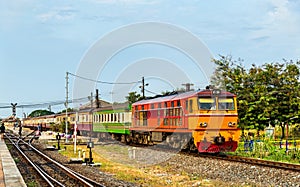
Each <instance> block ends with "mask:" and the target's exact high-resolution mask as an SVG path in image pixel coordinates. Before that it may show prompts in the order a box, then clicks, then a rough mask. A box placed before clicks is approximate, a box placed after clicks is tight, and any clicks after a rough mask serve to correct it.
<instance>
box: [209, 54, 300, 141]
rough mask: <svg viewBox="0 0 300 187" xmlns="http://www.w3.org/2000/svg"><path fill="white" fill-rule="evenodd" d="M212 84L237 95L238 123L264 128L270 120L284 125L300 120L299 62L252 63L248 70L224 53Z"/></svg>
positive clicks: (246, 126) (239, 61) (253, 127)
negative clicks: (257, 64)
mask: <svg viewBox="0 0 300 187" xmlns="http://www.w3.org/2000/svg"><path fill="white" fill-rule="evenodd" d="M214 62H215V64H216V65H217V68H216V71H215V73H214V76H213V77H212V83H213V84H215V85H218V87H220V88H223V89H226V90H228V91H230V92H232V93H235V94H236V95H237V99H238V112H239V126H240V127H241V128H242V129H244V128H246V129H258V130H263V129H264V128H265V127H266V126H267V125H268V124H269V123H271V124H272V125H273V126H274V125H275V124H276V123H277V124H279V125H280V127H281V128H282V132H283V133H282V137H284V128H285V124H286V123H290V122H295V121H299V108H300V102H299V101H300V98H299V95H300V94H299V77H300V73H299V72H300V70H299V62H296V63H294V62H293V61H290V62H287V61H284V62H283V63H266V64H264V65H262V66H261V67H258V66H256V65H252V67H251V68H250V69H249V70H246V69H245V68H244V67H243V66H242V65H241V60H238V61H234V60H232V58H231V57H230V56H229V57H225V56H221V58H220V59H215V60H214Z"/></svg>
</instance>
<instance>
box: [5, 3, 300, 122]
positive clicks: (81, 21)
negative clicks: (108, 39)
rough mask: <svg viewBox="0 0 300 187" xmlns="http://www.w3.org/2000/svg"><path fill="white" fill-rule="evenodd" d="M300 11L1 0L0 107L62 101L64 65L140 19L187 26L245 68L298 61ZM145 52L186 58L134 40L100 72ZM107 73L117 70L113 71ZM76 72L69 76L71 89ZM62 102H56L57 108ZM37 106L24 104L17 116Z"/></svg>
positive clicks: (294, 6) (73, 65) (73, 66)
mask: <svg viewBox="0 0 300 187" xmlns="http://www.w3.org/2000/svg"><path fill="white" fill-rule="evenodd" d="M299 10H300V2H299V1H296V0H264V1H261V0H251V1H246V0H227V1H219V0H211V1H204V0H202V1H201V0H199V1H192V0H191V1H172V0H153V1H151V0H147V1H146V0H85V1H72V0H64V1H61V0H53V1H40V0H21V1H20V0H10V1H7V0H0V68H1V72H0V80H1V81H0V83H1V84H0V85H1V91H0V107H1V106H6V105H9V104H10V103H11V102H14V103H19V104H34V103H44V102H51V101H62V100H64V99H65V74H66V71H68V72H72V73H76V71H77V69H78V67H79V64H80V62H81V60H82V59H83V57H84V55H85V54H86V53H87V51H88V50H89V49H90V48H91V46H92V45H93V44H94V43H95V42H97V41H98V40H99V39H101V37H102V36H104V35H106V34H107V33H109V32H111V31H113V30H116V29H118V28H120V27H123V26H125V25H129V24H133V23H139V22H148V21H152V22H163V23H168V24H174V25H177V26H179V27H182V28H184V29H186V30H188V31H189V32H191V33H193V34H194V35H196V36H197V37H198V38H200V39H201V41H202V42H203V43H204V44H205V45H206V46H207V47H208V48H209V50H210V51H211V53H212V54H213V56H215V57H217V56H218V55H219V54H221V55H232V56H233V58H235V59H237V58H241V59H243V60H244V65H245V66H246V67H249V66H250V65H251V64H253V63H254V64H257V65H261V64H263V63H266V62H276V61H279V62H282V59H283V58H285V59H287V60H299V54H300V45H299V43H300V35H299V33H300V24H299V23H300V11H299ZM149 51H151V52H149ZM144 54H147V55H146V57H149V55H150V56H151V57H157V58H158V60H162V59H164V60H165V61H169V62H172V63H178V67H181V66H182V65H180V62H176V59H180V61H185V60H186V61H188V59H187V58H185V57H182V56H181V54H178V52H176V51H175V52H174V51H172V50H170V49H167V48H164V47H162V46H155V45H153V46H149V45H145V46H137V47H136V48H130V49H128V50H127V51H124V52H121V53H120V54H118V55H117V56H116V57H115V58H114V59H112V60H111V65H110V66H107V67H106V70H105V73H104V74H103V75H99V76H98V78H99V79H101V80H103V81H111V82H114V81H116V80H119V78H118V77H117V76H118V75H121V73H119V74H118V73H116V71H115V69H116V68H117V67H118V66H117V65H114V62H115V63H116V62H117V61H121V60H122V61H126V63H127V65H128V66H130V64H132V62H133V61H137V60H140V61H143V60H141V59H142V58H143V55H144ZM177 57H178V58H177ZM145 61H147V60H145ZM145 61H143V63H144V62H145ZM178 61H179V60H178ZM140 68H143V67H140ZM187 68H190V69H191V71H192V69H193V67H192V66H191V67H189V66H187ZM139 70H141V69H138V71H139ZM118 71H121V70H118ZM138 71H135V72H138ZM130 73H131V74H133V73H134V71H133V72H130ZM110 74H116V75H115V76H114V77H113V78H111V77H110ZM121 77H122V76H121ZM146 78H147V77H146ZM73 79H74V77H71V78H70V92H72V84H73V82H74V80H73ZM174 79H176V76H175V77H174ZM151 80H152V81H151ZM191 80H192V81H191V82H193V83H194V84H195V88H200V87H203V86H204V84H206V83H207V82H206V81H203V80H199V81H197V80H196V79H195V78H194V77H193V78H191ZM126 81H127V80H126ZM128 81H129V80H128ZM132 81H138V80H132ZM148 81H149V82H150V85H149V87H148V90H150V91H152V92H156V93H160V92H161V91H165V90H168V89H172V86H170V85H168V83H167V81H165V82H163V83H162V82H159V81H157V80H156V79H155V78H153V76H152V77H151V76H149V77H148ZM97 86H99V88H101V92H100V93H101V97H102V98H103V99H105V100H118V101H121V100H122V99H123V100H124V97H125V96H121V95H120V94H119V95H118V96H116V97H115V98H114V97H111V96H112V95H117V92H119V91H118V90H120V89H122V87H119V88H117V89H115V90H114V91H111V88H107V87H106V86H105V85H104V86H103V87H101V85H96V87H97ZM134 86H135V87H131V88H130V90H137V87H138V85H134ZM176 87H178V85H176ZM106 88H107V90H106ZM123 95H124V94H123ZM70 97H72V95H71V94H70ZM61 108H62V106H56V107H55V106H53V110H60V109H61ZM32 110H33V109H32V108H23V109H21V108H19V109H18V110H17V112H18V116H21V115H22V113H23V112H24V113H29V112H30V111H32ZM10 113H11V109H0V117H6V116H8V115H9V114H10Z"/></svg>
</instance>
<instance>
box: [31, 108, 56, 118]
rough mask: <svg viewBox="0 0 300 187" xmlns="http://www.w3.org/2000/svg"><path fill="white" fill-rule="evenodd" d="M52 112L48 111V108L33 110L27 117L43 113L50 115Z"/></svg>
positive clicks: (43, 114)
mask: <svg viewBox="0 0 300 187" xmlns="http://www.w3.org/2000/svg"><path fill="white" fill-rule="evenodd" d="M51 114H54V112H51V111H48V110H35V111H33V112H31V113H30V114H29V115H28V117H39V116H45V115H51Z"/></svg>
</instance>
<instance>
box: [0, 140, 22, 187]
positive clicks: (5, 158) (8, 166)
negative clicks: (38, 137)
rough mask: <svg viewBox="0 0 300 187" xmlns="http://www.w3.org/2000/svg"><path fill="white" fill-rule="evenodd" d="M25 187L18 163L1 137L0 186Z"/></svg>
mask: <svg viewBox="0 0 300 187" xmlns="http://www.w3.org/2000/svg"><path fill="white" fill-rule="evenodd" d="M23 186H24V187H25V186H27V185H26V184H25V182H24V180H23V177H22V175H21V173H20V171H19V170H18V168H17V165H16V163H15V161H14V159H13V158H12V156H11V154H10V152H9V151H8V148H7V146H6V144H5V142H4V140H3V139H0V187H23Z"/></svg>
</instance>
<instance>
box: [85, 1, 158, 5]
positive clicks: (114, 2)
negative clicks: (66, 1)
mask: <svg viewBox="0 0 300 187" xmlns="http://www.w3.org/2000/svg"><path fill="white" fill-rule="evenodd" d="M90 2H93V3H101V4H116V5H117V4H141V5H149V4H157V3H158V1H157V0H151V1H150V0H90Z"/></svg>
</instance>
